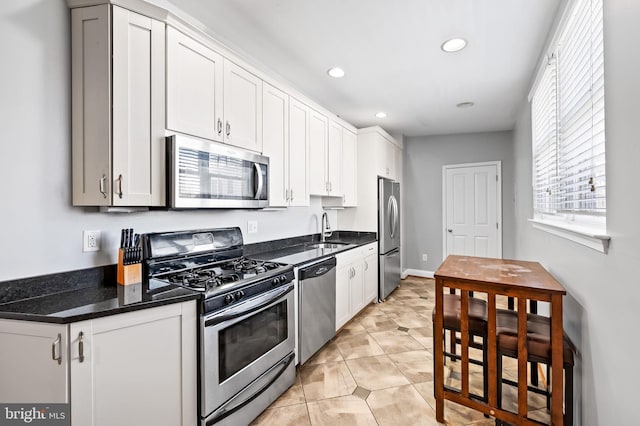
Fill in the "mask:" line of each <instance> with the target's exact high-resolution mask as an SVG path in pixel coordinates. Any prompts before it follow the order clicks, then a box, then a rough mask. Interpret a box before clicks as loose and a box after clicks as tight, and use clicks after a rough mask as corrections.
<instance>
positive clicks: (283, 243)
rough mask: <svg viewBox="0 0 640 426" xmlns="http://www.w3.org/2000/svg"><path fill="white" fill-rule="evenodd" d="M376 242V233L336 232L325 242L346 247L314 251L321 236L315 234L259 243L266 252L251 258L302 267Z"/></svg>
mask: <svg viewBox="0 0 640 426" xmlns="http://www.w3.org/2000/svg"><path fill="white" fill-rule="evenodd" d="M376 241H377V240H376V233H375V232H352V231H334V232H333V235H332V236H331V237H330V238H328V239H327V240H326V241H325V242H326V243H333V242H337V243H344V244H345V245H344V247H340V248H337V249H335V250H332V251H330V252H327V251H326V250H321V249H312V248H310V247H309V244H313V243H319V242H320V234H313V235H305V236H303V237H294V238H284V239H282V240H275V241H270V242H268V243H258V244H256V246H261V247H260V248H263V249H264V250H263V251H259V252H255V253H252V254H250V256H251V257H253V258H256V259H261V260H271V261H275V262H281V263H286V264H289V265H294V266H300V265H303V264H305V263H309V262H313V261H316V260H320V259H323V258H327V257H331V256H335V255H336V254H338V253H342V252H345V251H347V250H351V249H354V248H356V247H360V246H363V245H366V244H369V243H373V242H376ZM254 249H255V248H254V247H249V248H248V250H249V252H252V251H253V250H254ZM245 255H247V249H245Z"/></svg>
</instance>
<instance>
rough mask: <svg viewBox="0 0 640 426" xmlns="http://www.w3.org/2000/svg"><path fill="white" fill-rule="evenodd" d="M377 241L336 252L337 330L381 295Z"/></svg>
mask: <svg viewBox="0 0 640 426" xmlns="http://www.w3.org/2000/svg"><path fill="white" fill-rule="evenodd" d="M377 247H378V243H371V244H367V245H366V246H363V247H357V248H355V249H353V250H349V251H346V252H343V253H339V254H337V255H336V261H337V270H336V330H338V329H340V327H342V326H343V325H345V324H346V323H347V322H348V321H349V320H350V319H351V318H353V317H354V316H355V315H356V314H357V313H358V312H360V311H361V310H362V309H363V308H364V307H365V306H367V305H368V304H369V303H370V302H372V301H374V300H375V299H376V297H377V296H378V273H377V270H378V268H377V266H378V265H377V261H376V259H375V258H376V257H377V251H376V248H377Z"/></svg>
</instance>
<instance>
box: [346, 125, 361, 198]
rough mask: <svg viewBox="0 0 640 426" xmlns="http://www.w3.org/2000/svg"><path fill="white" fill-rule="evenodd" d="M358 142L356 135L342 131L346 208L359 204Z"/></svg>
mask: <svg viewBox="0 0 640 426" xmlns="http://www.w3.org/2000/svg"><path fill="white" fill-rule="evenodd" d="M357 145H358V140H357V137H356V135H355V133H351V132H350V131H349V130H347V129H344V128H343V129H342V190H343V194H344V195H343V203H342V205H343V206H345V207H355V206H356V205H357V204H358V193H357V184H358V182H357V180H358V174H357V169H358V168H357V164H358V154H357V152H358V151H357V149H358V148H357Z"/></svg>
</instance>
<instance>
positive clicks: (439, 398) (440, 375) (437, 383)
mask: <svg viewBox="0 0 640 426" xmlns="http://www.w3.org/2000/svg"><path fill="white" fill-rule="evenodd" d="M442 284H443V283H442V279H440V278H436V317H435V324H434V328H435V330H434V338H433V345H434V347H433V357H434V360H435V371H434V375H435V377H434V379H435V380H434V387H435V397H436V420H437V421H438V422H440V423H444V332H443V328H442V326H443V301H442V298H443V294H442V291H443V285H442Z"/></svg>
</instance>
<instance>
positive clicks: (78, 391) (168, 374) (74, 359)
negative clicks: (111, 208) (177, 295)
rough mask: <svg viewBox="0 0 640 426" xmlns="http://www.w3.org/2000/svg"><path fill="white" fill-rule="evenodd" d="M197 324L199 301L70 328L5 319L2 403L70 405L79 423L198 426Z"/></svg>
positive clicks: (0, 330)
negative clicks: (58, 403) (196, 305)
mask: <svg viewBox="0 0 640 426" xmlns="http://www.w3.org/2000/svg"><path fill="white" fill-rule="evenodd" d="M196 320H197V318H196V307H195V302H183V303H176V304H171V305H166V306H160V307H157V308H150V309H145V310H139V311H134V312H128V313H124V314H118V315H112V316H107V317H102V318H96V319H93V320H87V321H81V322H76V323H72V324H69V325H52V324H45V323H37V322H29V323H28V322H25V321H14V320H0V346H1V347H2V348H3V360H2V363H0V375H1V376H2V377H3V380H2V384H0V400H2V401H4V402H11V401H15V402H70V403H71V421H72V424H74V425H87V426H100V425H116V424H117V425H132V426H133V425H141V424H153V425H166V426H173V425H194V424H196V421H197V357H196V356H197V338H196V330H197V323H196ZM58 360H59V361H58ZM16 375H20V378H19V379H18V377H17V376H16ZM14 376H16V379H15V380H5V379H6V378H11V377H14Z"/></svg>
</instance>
